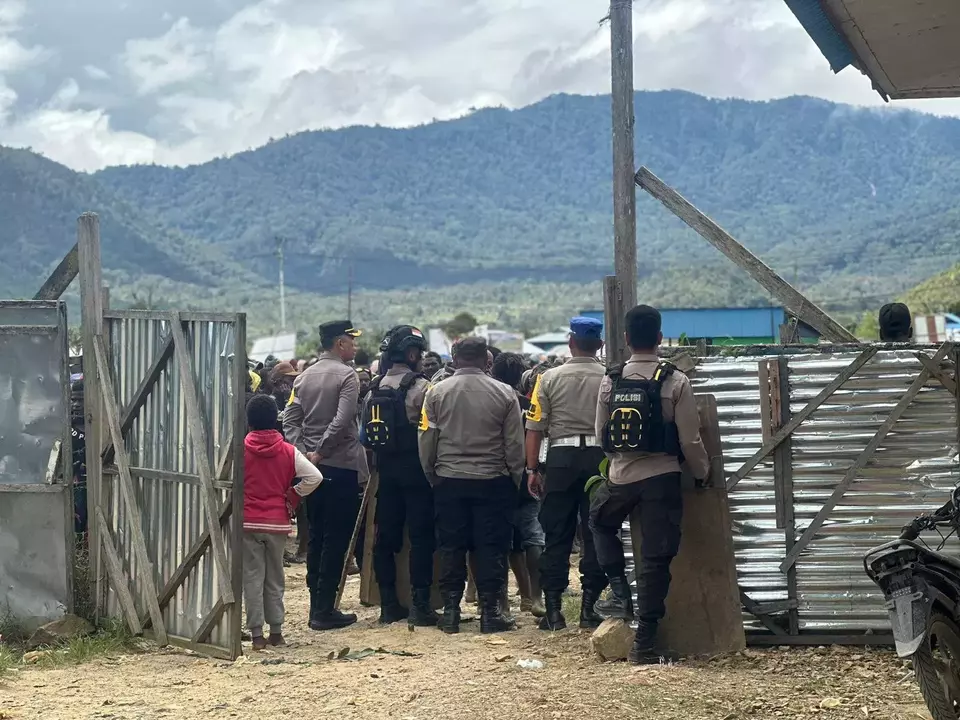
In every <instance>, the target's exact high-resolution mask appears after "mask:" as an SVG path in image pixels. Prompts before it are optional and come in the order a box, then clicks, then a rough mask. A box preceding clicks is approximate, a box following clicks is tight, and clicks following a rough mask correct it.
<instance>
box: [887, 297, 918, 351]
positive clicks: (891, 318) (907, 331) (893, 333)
mask: <svg viewBox="0 0 960 720" xmlns="http://www.w3.org/2000/svg"><path fill="white" fill-rule="evenodd" d="M912 326H913V318H912V317H911V316H910V308H908V307H907V306H906V305H904V304H903V303H890V304H888V305H884V306H883V307H882V308H880V339H881V340H883V341H885V342H907V341H908V340H910V337H911V335H913V332H912Z"/></svg>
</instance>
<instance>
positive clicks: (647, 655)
mask: <svg viewBox="0 0 960 720" xmlns="http://www.w3.org/2000/svg"><path fill="white" fill-rule="evenodd" d="M627 659H628V660H629V661H630V662H631V663H632V664H634V665H665V664H667V663H671V662H676V661H677V660H679V659H680V656H679V655H677V654H676V653H673V652H670V651H669V650H663V649H659V648H657V626H656V625H655V624H654V625H651V624H649V623H643V622H641V623H638V624H637V634H636V636H635V637H634V639H633V647H631V648H630V654H629V655H628V656H627Z"/></svg>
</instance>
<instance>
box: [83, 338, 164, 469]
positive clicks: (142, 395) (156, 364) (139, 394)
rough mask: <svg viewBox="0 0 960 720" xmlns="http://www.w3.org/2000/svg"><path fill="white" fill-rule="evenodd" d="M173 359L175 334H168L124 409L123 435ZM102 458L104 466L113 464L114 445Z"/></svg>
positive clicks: (121, 424) (131, 425)
mask: <svg viewBox="0 0 960 720" xmlns="http://www.w3.org/2000/svg"><path fill="white" fill-rule="evenodd" d="M172 357H173V333H168V334H167V337H166V338H165V339H164V340H163V343H162V344H161V346H160V350H159V352H158V353H157V356H156V357H155V358H154V359H153V362H152V363H151V364H150V369H149V370H147V374H146V375H144V376H143V380H141V381H140V386H139V387H138V388H137V391H136V392H135V393H134V394H133V398H131V400H130V402H129V403H127V406H126V407H125V408H124V409H123V418H122V419H121V420H120V432H121V433H127V432H129V431H130V428H132V427H133V423H134V421H135V420H136V419H137V415H139V414H140V410H141V409H143V406H144V405H145V404H146V403H147V398H149V397H150V393H151V392H152V391H153V388H154V386H155V385H156V384H157V381H158V380H159V379H160V376H161V375H162V374H163V371H164V368H166V366H167V362H168V361H169V360H170V358H172ZM101 457H102V458H103V463H104V464H108V463H110V462H113V443H109V444H108V445H107V447H106V448H104V451H103V454H102V455H101Z"/></svg>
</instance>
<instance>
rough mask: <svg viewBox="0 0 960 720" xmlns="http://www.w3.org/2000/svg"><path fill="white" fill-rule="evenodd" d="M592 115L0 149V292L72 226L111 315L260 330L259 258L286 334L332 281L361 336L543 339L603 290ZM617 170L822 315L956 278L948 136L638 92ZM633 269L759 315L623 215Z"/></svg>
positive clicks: (957, 221)
mask: <svg viewBox="0 0 960 720" xmlns="http://www.w3.org/2000/svg"><path fill="white" fill-rule="evenodd" d="M609 115H610V105H609V98H607V97H577V96H555V97H552V98H549V99H547V100H545V101H543V102H541V103H539V104H537V105H533V106H531V107H527V108H523V109H520V110H515V111H508V110H503V109H488V110H481V111H478V112H476V113H474V114H472V115H470V116H468V117H465V118H463V119H460V120H455V121H451V122H443V123H434V124H431V125H426V126H423V127H417V128H411V129H404V130H395V129H387V128H380V127H375V128H348V129H343V130H337V131H322V132H307V133H302V134H299V135H296V136H292V137H288V138H284V139H280V140H277V141H275V142H272V143H270V144H269V145H267V146H266V147H263V148H259V149H257V150H253V151H250V152H246V153H242V154H239V155H236V156H234V157H230V158H223V159H218V160H214V161H211V162H209V163H206V164H203V165H199V166H194V167H189V168H164V167H157V166H141V167H123V168H110V169H107V170H105V171H102V172H100V173H97V174H96V175H94V176H89V175H80V174H77V173H74V172H72V171H70V170H69V169H67V168H64V167H62V166H59V165H57V164H55V163H52V162H50V161H47V160H45V159H43V158H40V157H38V156H36V155H34V154H31V153H29V152H28V151H14V150H0V193H2V195H0V212H2V216H3V218H4V222H3V223H2V225H0V245H2V247H3V248H4V249H5V250H8V252H7V253H6V254H5V262H4V263H3V264H0V288H2V289H3V290H4V291H5V292H4V293H3V294H5V295H11V294H13V295H17V294H28V293H31V292H32V291H33V290H35V288H36V286H37V284H38V283H39V282H40V281H42V279H43V277H44V275H45V273H46V271H47V270H48V269H49V268H50V267H52V266H53V265H54V264H55V263H56V262H57V260H59V258H60V256H61V255H62V254H63V252H64V251H65V250H66V249H68V248H69V247H70V245H71V244H72V243H73V240H74V233H75V221H76V216H77V214H79V212H81V211H83V210H88V209H92V210H96V211H98V212H99V213H100V214H101V219H102V221H103V237H104V264H105V267H106V274H107V277H108V278H109V279H110V281H111V284H112V285H113V289H114V297H115V298H116V299H117V302H119V303H131V302H134V301H136V302H137V303H139V304H141V305H142V304H146V305H150V306H153V305H156V306H181V307H183V306H195V307H205V308H219V309H224V310H245V311H247V312H248V313H249V315H250V319H251V325H252V332H257V331H262V330H265V329H271V328H272V327H275V326H276V324H277V320H278V317H279V312H278V307H277V303H276V300H275V298H276V292H275V289H276V288H275V286H276V281H275V278H276V276H277V260H276V258H275V255H274V250H275V242H276V238H278V237H280V238H283V240H284V243H285V255H286V278H287V282H288V284H289V285H290V287H291V317H292V318H293V321H294V322H295V323H296V324H297V325H298V326H303V327H306V326H310V325H313V324H314V322H315V320H316V317H317V316H318V315H320V314H323V313H327V312H338V313H342V312H345V310H346V297H345V296H346V291H347V288H348V286H349V285H350V284H351V283H352V287H353V289H354V303H353V306H352V307H353V312H354V314H355V316H356V317H358V318H360V319H361V320H364V321H367V322H370V323H378V324H382V325H385V324H388V323H390V322H392V321H395V320H399V319H404V320H411V319H416V320H418V321H423V322H426V321H432V320H434V319H437V318H442V317H444V316H447V317H449V316H450V315H451V314H452V313H454V312H455V311H457V310H460V309H463V308H464V307H465V306H467V305H470V306H471V307H472V308H474V309H475V310H476V313H477V314H478V316H480V318H481V319H482V320H485V321H499V322H501V323H504V324H508V323H509V324H514V325H515V326H524V327H527V328H530V329H543V328H546V327H549V326H550V325H553V324H555V323H556V322H558V321H560V320H562V318H563V317H564V316H565V315H569V313H571V312H575V311H576V310H578V309H582V308H583V307H585V306H598V305H599V304H600V302H601V298H600V282H599V281H600V278H601V277H602V276H603V275H604V274H606V273H608V272H610V271H611V270H612V241H611V236H612V211H611V207H612V203H611V197H610V195H611V191H610V156H611V148H610V129H609V125H610V120H609ZM637 158H638V164H644V165H646V166H647V167H649V168H650V169H651V170H653V171H654V172H655V173H657V174H658V175H659V176H660V177H661V178H663V179H664V180H665V181H666V182H668V183H670V184H672V185H673V186H675V187H676V188H677V189H678V190H679V191H680V192H681V193H683V194H684V195H685V196H686V197H687V198H688V199H689V200H691V201H692V202H693V203H694V204H696V205H697V206H699V207H700V208H701V209H703V210H704V211H705V212H707V213H709V214H711V215H712V216H713V217H715V218H716V219H717V220H718V221H719V222H720V223H721V224H722V225H724V226H725V227H726V228H727V229H728V230H730V231H731V232H733V233H734V234H735V235H736V236H737V237H738V238H739V239H740V240H741V241H743V242H744V243H745V244H746V245H747V246H748V247H750V248H751V249H753V250H754V251H755V252H758V253H759V254H760V255H761V256H762V257H763V258H764V259H765V260H766V261H767V262H768V263H770V264H771V265H772V266H774V267H775V268H776V269H777V270H779V271H780V272H781V273H782V274H783V275H784V276H785V277H786V278H787V279H788V280H790V281H791V282H795V283H796V284H797V285H798V286H799V287H800V288H801V289H803V290H805V291H807V292H809V293H810V294H811V295H812V296H813V297H814V298H815V299H817V300H818V301H820V302H823V303H824V304H826V305H828V306H829V307H831V308H833V309H834V310H835V311H836V312H841V313H842V312H844V311H846V312H848V313H849V314H851V315H855V314H856V313H857V311H858V310H861V309H864V308H874V307H876V306H878V305H879V304H881V303H882V302H883V301H886V300H888V299H891V298H893V297H896V296H899V295H902V294H903V293H905V292H906V291H907V290H908V289H910V288H912V287H913V286H915V285H917V284H918V283H920V282H921V281H923V280H924V279H926V278H928V277H931V276H933V275H935V274H937V273H940V272H943V271H944V270H945V269H946V268H948V267H950V266H951V265H952V264H954V263H956V262H957V261H958V260H960V208H958V207H957V203H958V201H957V198H960V121H957V120H954V119H944V118H936V117H932V116H926V115H920V114H916V113H910V112H892V111H877V110H858V109H853V108H849V107H845V106H838V105H835V104H831V103H828V102H825V101H821V100H816V99H811V98H789V99H785V100H778V101H773V102H766V103H756V102H746V101H741V100H711V99H707V98H703V97H699V96H696V95H692V94H689V93H684V92H659V93H638V94H637ZM638 247H639V252H638V256H639V261H640V262H639V268H638V275H639V280H640V286H639V287H640V296H641V297H642V298H643V299H645V300H648V301H650V302H655V303H658V304H661V305H674V306H678V305H684V306H696V305H701V306H702V305H745V304H754V303H758V302H764V301H765V300H766V298H765V296H764V294H763V292H762V291H761V290H760V289H759V288H757V287H756V286H754V285H753V284H752V283H751V282H749V281H748V280H746V279H745V278H744V277H743V276H742V275H741V274H738V273H737V272H736V271H735V270H734V269H733V267H732V266H731V265H730V264H729V263H728V262H727V261H726V260H725V259H724V258H722V257H720V256H719V255H718V254H717V253H716V252H715V251H714V250H712V249H711V248H710V247H709V246H707V244H706V243H705V242H703V241H702V240H701V239H700V238H699V237H698V236H697V235H696V234H695V233H694V232H693V231H692V230H690V229H689V228H687V227H686V226H685V225H683V224H682V223H680V222H679V221H678V220H676V219H675V218H674V217H673V216H672V215H670V214H669V213H668V212H667V211H666V210H665V209H664V208H663V207H661V206H660V205H659V204H658V203H656V202H655V201H654V200H652V199H650V198H647V197H645V196H643V193H641V197H640V200H639V205H638ZM351 276H352V277H351Z"/></svg>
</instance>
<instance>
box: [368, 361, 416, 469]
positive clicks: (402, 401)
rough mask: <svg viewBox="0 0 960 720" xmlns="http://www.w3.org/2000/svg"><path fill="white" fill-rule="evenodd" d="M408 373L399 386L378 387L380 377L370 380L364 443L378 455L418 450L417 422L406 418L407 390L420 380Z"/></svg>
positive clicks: (414, 374) (413, 374)
mask: <svg viewBox="0 0 960 720" xmlns="http://www.w3.org/2000/svg"><path fill="white" fill-rule="evenodd" d="M419 377H420V376H419V375H417V374H416V373H412V372H411V373H407V374H406V375H404V376H403V380H401V381H400V387H397V388H384V387H380V383H381V381H382V380H383V378H382V377H378V378H375V379H374V380H373V381H372V382H371V383H370V390H369V392H368V395H369V398H370V399H369V400H368V401H367V404H366V406H365V407H364V410H363V421H362V424H363V428H362V429H363V433H362V437H363V444H364V445H365V446H366V447H367V448H368V449H370V450H372V451H373V452H375V453H377V454H378V455H380V454H384V455H386V454H394V453H409V452H416V450H417V425H416V424H415V423H412V422H410V418H408V417H407V409H406V400H407V392H408V391H409V390H410V388H412V387H413V385H414V383H416V382H417V380H418V379H419Z"/></svg>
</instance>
